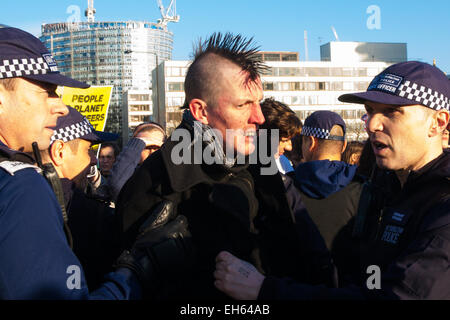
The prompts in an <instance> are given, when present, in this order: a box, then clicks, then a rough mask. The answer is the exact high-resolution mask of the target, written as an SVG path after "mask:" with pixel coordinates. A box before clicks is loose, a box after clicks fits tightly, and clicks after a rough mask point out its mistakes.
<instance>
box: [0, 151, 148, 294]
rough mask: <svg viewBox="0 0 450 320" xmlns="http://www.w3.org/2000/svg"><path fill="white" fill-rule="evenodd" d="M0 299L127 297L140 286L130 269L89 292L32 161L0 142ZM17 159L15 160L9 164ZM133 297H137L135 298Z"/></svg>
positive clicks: (57, 210) (110, 276)
mask: <svg viewBox="0 0 450 320" xmlns="http://www.w3.org/2000/svg"><path fill="white" fill-rule="evenodd" d="M0 153H1V156H2V158H3V159H6V161H3V162H1V163H0V166H1V168H0V299H13V300H16V299H19V300H23V299H25V300H27V299H64V300H66V299H127V298H133V297H138V296H139V294H140V287H139V285H138V283H137V282H136V279H135V277H134V276H133V275H132V274H131V272H130V271H128V270H125V269H120V270H119V271H117V272H114V273H109V274H108V275H106V277H105V282H104V283H103V285H102V286H101V287H100V288H99V289H98V290H96V291H94V292H92V293H91V294H90V293H89V290H88V287H87V284H86V281H85V277H84V274H83V269H82V267H81V264H80V262H79V260H78V259H77V257H76V256H75V254H74V253H73V252H72V250H71V249H70V247H69V245H68V243H67V239H66V235H65V233H64V229H63V217H62V213H61V209H60V207H59V204H58V202H57V200H56V197H55V195H54V193H53V190H52V189H51V187H50V185H49V184H48V183H47V181H46V180H45V179H44V178H43V177H42V176H41V175H40V174H39V173H38V172H37V170H36V169H37V167H34V166H32V165H28V164H24V162H28V163H32V162H33V160H32V159H31V158H30V157H28V156H27V155H25V154H23V153H20V152H17V151H14V150H11V149H9V148H8V147H7V146H5V145H4V144H1V143H0ZM12 161H16V162H12ZM135 294H137V295H135Z"/></svg>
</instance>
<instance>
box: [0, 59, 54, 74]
mask: <svg viewBox="0 0 450 320" xmlns="http://www.w3.org/2000/svg"><path fill="white" fill-rule="evenodd" d="M49 72H57V69H55V67H52V68H50V66H49V65H48V64H47V62H46V61H45V59H44V58H41V57H39V58H29V59H12V60H0V79H7V78H15V77H23V76H29V75H38V74H46V73H49Z"/></svg>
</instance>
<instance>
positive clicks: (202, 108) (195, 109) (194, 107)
mask: <svg viewBox="0 0 450 320" xmlns="http://www.w3.org/2000/svg"><path fill="white" fill-rule="evenodd" d="M206 107H207V104H206V102H205V101H203V100H201V99H192V100H191V101H190V102H189V110H191V113H192V116H193V117H194V119H195V120H197V121H200V122H201V123H202V124H208V118H207V114H208V113H207V111H206Z"/></svg>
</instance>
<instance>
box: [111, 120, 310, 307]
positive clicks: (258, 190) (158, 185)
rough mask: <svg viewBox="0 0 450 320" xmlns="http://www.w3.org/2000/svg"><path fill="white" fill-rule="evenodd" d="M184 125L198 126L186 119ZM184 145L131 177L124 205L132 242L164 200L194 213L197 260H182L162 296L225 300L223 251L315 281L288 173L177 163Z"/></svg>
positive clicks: (270, 270) (169, 146) (165, 149)
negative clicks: (217, 275) (218, 278)
mask: <svg viewBox="0 0 450 320" xmlns="http://www.w3.org/2000/svg"><path fill="white" fill-rule="evenodd" d="M179 128H182V129H187V130H188V131H189V130H190V128H189V126H188V125H187V124H185V123H184V122H183V123H182V124H181V125H180V127H179ZM191 133H192V132H191ZM176 145H177V142H176V141H172V139H169V140H168V141H167V142H166V143H165V144H164V145H163V146H162V148H161V149H160V150H158V151H157V152H155V153H154V154H152V155H151V156H150V157H149V158H148V159H147V160H146V161H145V162H144V163H143V164H142V166H141V167H140V168H139V169H138V170H137V171H136V173H135V174H134V175H133V176H132V178H131V179H130V180H129V181H128V182H127V183H126V185H125V186H124V188H123V189H122V191H121V193H120V195H119V198H118V203H117V214H118V215H119V216H120V217H121V219H122V227H123V232H124V237H123V245H124V247H130V246H131V245H132V243H133V241H134V239H135V237H136V234H137V231H138V228H139V226H140V225H141V224H142V223H143V222H144V221H145V219H146V218H147V217H148V216H149V215H150V214H151V213H152V211H153V210H154V209H155V207H156V206H157V205H158V203H160V202H161V201H162V200H163V199H166V200H172V201H174V202H175V203H177V206H176V207H177V213H178V214H183V215H184V216H186V217H187V219H188V222H189V226H190V231H191V233H192V239H193V241H194V244H195V246H196V247H197V252H198V255H197V257H196V262H195V266H194V268H192V269H191V270H185V268H184V267H182V266H180V274H179V275H178V276H176V275H173V276H172V277H171V279H165V280H166V281H165V283H164V284H163V287H164V288H165V292H164V293H161V294H160V295H159V297H160V298H191V299H195V298H201V299H220V298H225V295H224V294H222V293H220V292H219V291H218V290H217V289H215V287H214V284H213V283H214V278H213V272H214V269H215V257H216V255H217V254H218V253H219V252H220V251H222V250H227V251H229V252H231V253H232V254H234V255H236V256H237V257H239V258H241V259H244V260H246V261H250V262H252V263H253V264H255V265H256V267H257V268H258V269H259V270H260V271H262V272H264V273H266V274H276V275H282V276H290V277H293V278H296V279H299V280H302V281H307V282H309V280H311V279H309V277H310V275H309V274H308V273H307V272H305V270H306V268H305V267H304V266H305V263H307V262H306V261H305V259H304V258H305V257H304V254H303V252H302V248H301V245H300V243H301V241H302V240H301V235H300V234H299V232H298V229H297V225H296V224H295V222H294V220H295V219H294V216H293V213H292V210H291V209H290V207H289V204H288V201H287V198H286V194H285V189H284V185H283V181H282V180H281V176H280V175H279V174H278V173H277V174H276V175H272V176H270V175H267V176H263V175H261V174H260V169H261V168H260V166H257V165H252V166H246V165H244V166H234V167H232V168H227V167H225V166H223V165H217V164H212V165H204V164H180V165H175V164H174V163H173V162H172V160H171V153H172V151H173V150H174V147H175V146H176ZM316 280H317V279H316ZM174 283H176V284H174ZM175 287H176V290H175V289H174V290H171V289H170V288H175Z"/></svg>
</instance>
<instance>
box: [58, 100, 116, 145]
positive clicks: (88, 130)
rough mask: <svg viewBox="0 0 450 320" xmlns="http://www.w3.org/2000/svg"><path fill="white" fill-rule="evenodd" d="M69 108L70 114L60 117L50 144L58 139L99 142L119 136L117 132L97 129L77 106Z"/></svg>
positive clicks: (112, 139)
mask: <svg viewBox="0 0 450 320" xmlns="http://www.w3.org/2000/svg"><path fill="white" fill-rule="evenodd" d="M68 108H69V114H68V115H66V116H64V117H59V118H58V122H57V123H56V128H55V131H54V132H53V135H52V137H51V139H50V144H52V143H53V142H54V141H56V140H62V141H64V142H67V141H71V140H75V139H83V140H87V141H91V142H92V143H94V144H97V143H102V142H106V141H114V140H117V139H118V138H119V136H118V135H117V134H115V133H110V132H102V131H96V130H95V129H94V127H93V126H92V125H91V123H90V122H89V121H88V119H86V117H85V116H83V115H82V114H81V113H80V112H78V111H77V110H76V109H75V108H72V107H69V106H68Z"/></svg>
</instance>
